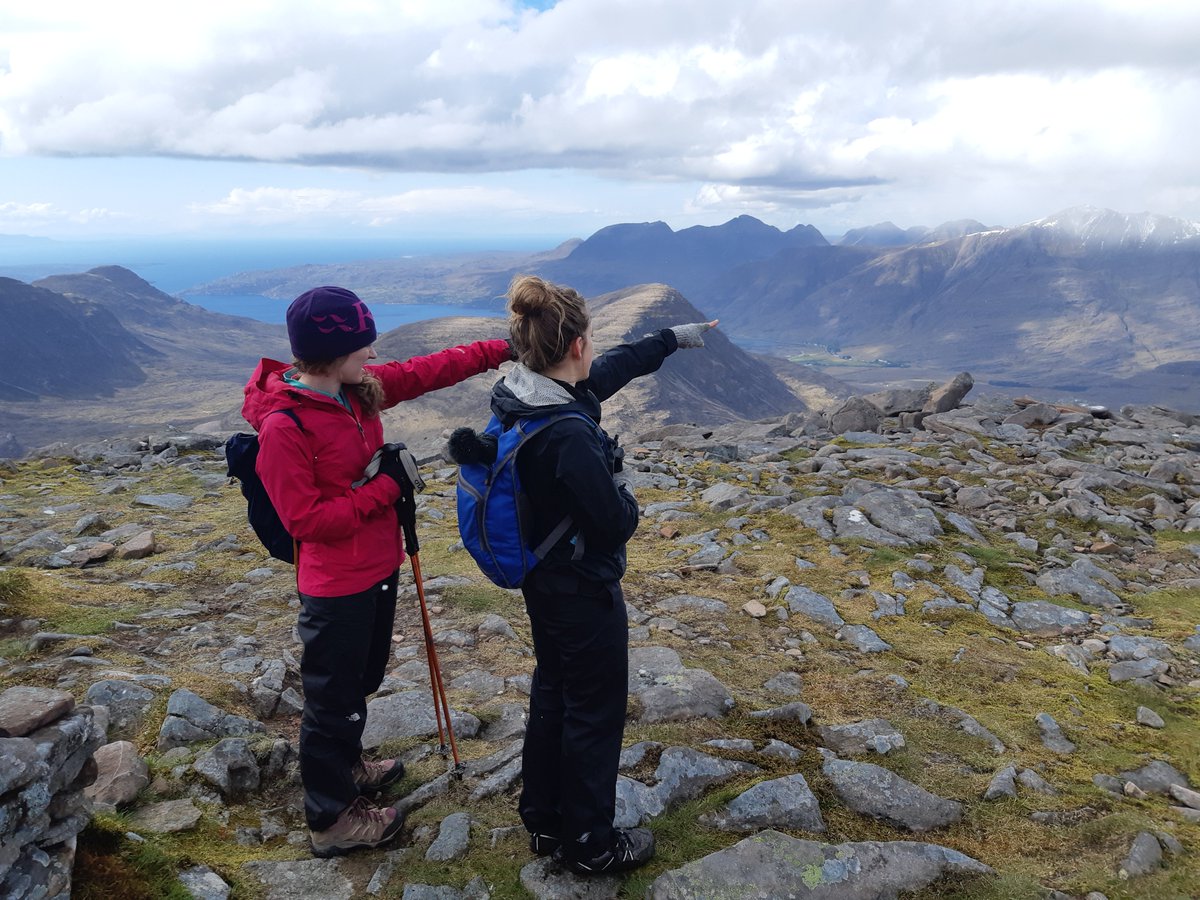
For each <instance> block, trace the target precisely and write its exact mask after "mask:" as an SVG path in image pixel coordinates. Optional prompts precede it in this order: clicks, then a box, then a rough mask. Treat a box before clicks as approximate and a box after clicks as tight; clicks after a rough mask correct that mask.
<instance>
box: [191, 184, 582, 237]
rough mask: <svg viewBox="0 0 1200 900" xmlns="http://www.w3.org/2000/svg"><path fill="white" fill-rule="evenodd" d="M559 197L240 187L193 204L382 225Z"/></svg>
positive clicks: (274, 219) (515, 207)
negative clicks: (217, 198)
mask: <svg viewBox="0 0 1200 900" xmlns="http://www.w3.org/2000/svg"><path fill="white" fill-rule="evenodd" d="M555 206H556V204H555V203H554V201H547V200H544V199H539V200H535V199H533V198H530V197H528V196H525V195H523V194H521V193H520V192H518V191H515V190H509V189H505V188H484V187H469V186H468V187H448V188H417V189H413V190H409V191H404V192H403V193H398V194H370V193H367V192H364V191H345V190H334V189H315V188H277V187H259V188H237V189H235V190H233V191H230V192H229V194H228V195H227V196H226V197H224V198H222V199H221V200H219V201H217V202H215V203H207V204H199V203H198V204H193V205H192V206H191V209H192V211H193V212H198V213H203V214H210V215H215V216H222V217H229V218H236V219H238V220H239V221H240V222H241V223H243V224H249V223H259V224H263V225H270V224H276V223H281V222H292V221H295V220H297V219H310V220H311V218H312V217H320V218H321V219H323V220H324V221H325V222H326V223H327V224H328V225H335V224H338V223H348V224H354V225H365V226H368V227H371V228H378V227H383V226H387V225H392V224H395V223H397V222H401V221H404V220H419V219H421V218H423V217H426V216H456V215H462V214H465V213H472V214H487V213H492V214H498V215H503V216H505V217H519V216H521V215H523V214H528V213H530V212H533V211H542V210H546V211H549V212H564V211H568V210H566V209H562V208H560V209H556V208H555Z"/></svg>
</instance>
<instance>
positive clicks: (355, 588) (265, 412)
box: [242, 287, 512, 857]
mask: <svg viewBox="0 0 1200 900" xmlns="http://www.w3.org/2000/svg"><path fill="white" fill-rule="evenodd" d="M287 327H288V338H289V339H290V342H291V347H292V354H293V356H294V357H295V360H294V362H293V363H292V364H290V365H289V364H287V363H282V362H277V361H275V360H269V359H264V360H262V362H260V363H259V366H258V369H257V370H256V371H255V373H254V376H253V377H252V378H251V379H250V382H249V384H247V385H246V389H245V395H246V399H245V403H244V404H243V406H242V414H243V415H244V416H245V417H246V421H248V422H249V423H250V424H251V425H252V426H253V427H254V428H255V429H256V430H257V431H258V436H259V444H260V450H259V456H258V465H257V471H258V475H259V477H260V478H261V479H262V482H263V485H264V486H265V487H266V490H267V494H268V495H269V496H270V498H271V502H272V503H273V504H274V506H275V508H276V510H278V512H279V517H280V519H282V520H283V524H284V525H285V526H287V529H288V531H289V532H291V534H292V536H293V537H294V538H295V539H296V540H297V541H299V542H300V552H299V556H298V558H297V585H298V588H299V592H300V602H301V610H300V618H299V633H300V638H301V640H302V641H303V643H304V657H303V660H302V662H301V665H300V673H301V680H302V682H303V685H304V715H303V717H302V719H301V724H300V774H301V779H302V780H303V782H304V810H305V816H306V818H307V820H308V826H309V829H310V830H311V838H312V849H313V853H314V854H315V855H317V856H322V857H325V856H334V855H340V854H342V853H345V852H347V851H349V850H353V849H356V848H358V847H376V846H379V845H380V844H383V843H385V842H386V841H388V840H390V839H391V838H393V837H395V835H396V834H397V833H398V832H399V830H400V826H401V825H402V824H403V821H402V819H401V817H400V816H399V815H398V814H397V811H396V810H395V809H394V808H392V807H383V808H376V807H374V806H373V805H372V804H370V803H369V802H368V801H367V800H366V799H365V797H364V796H363V794H366V793H372V792H375V791H377V790H379V789H381V788H382V787H384V786H386V785H388V784H391V783H392V782H394V781H396V780H397V779H399V778H400V777H402V776H403V774H404V767H403V765H402V764H401V763H400V762H399V760H385V761H381V762H375V761H371V760H368V759H366V758H365V757H364V756H363V753H362V743H361V739H362V733H363V728H364V726H365V724H366V715H367V697H368V696H369V695H370V694H372V693H374V692H375V691H376V690H377V689H378V688H379V685H380V683H381V682H382V681H383V676H384V671H385V669H386V666H387V661H388V656H389V654H390V650H391V637H392V624H393V620H394V617H395V611H396V583H397V580H398V576H399V568H400V564H401V562H402V561H403V559H404V550H403V547H402V546H401V545H402V541H401V537H400V527H399V523H398V520H397V517H396V511H395V508H394V504H395V503H396V501H397V500H399V499H400V496H401V487H400V484H401V480H402V477H403V476H402V473H401V472H400V470H399V468H398V466H397V465H396V464H395V463H390V464H389V463H387V462H385V463H384V465H383V467H382V468H381V470H380V473H379V476H377V477H375V478H373V479H372V480H370V481H367V482H366V483H363V484H360V485H359V486H358V487H355V483H356V482H359V481H360V480H361V479H362V477H363V470H364V468H365V467H366V465H367V463H368V462H369V461H370V460H371V457H372V455H374V453H375V451H376V450H378V449H379V447H380V446H381V445H382V444H383V424H382V422H381V421H380V418H379V413H380V411H381V410H384V409H388V408H390V407H392V406H395V405H396V404H397V403H400V402H401V401H403V400H408V399H411V398H413V397H419V396H421V395H422V394H425V393H428V392H429V391H434V390H437V389H438V388H443V387H449V386H450V385H453V384H457V383H458V382H460V381H463V380H464V379H466V378H469V377H470V376H472V375H477V374H479V373H481V372H484V371H487V370H488V369H495V368H497V367H498V366H499V365H500V364H501V363H503V362H505V361H507V360H509V359H511V358H512V351H511V348H510V345H509V343H508V342H507V341H506V340H503V339H498V340H493V341H477V342H475V343H473V344H466V345H464V346H461V347H451V348H448V349H446V350H441V351H439V352H437V353H432V354H430V355H429V356H420V357H414V358H413V359H410V360H407V361H405V362H391V363H386V364H384V365H368V363H369V361H370V360H372V359H375V358H376V354H375V350H374V348H373V347H372V344H373V343H374V342H375V336H376V332H375V320H374V318H373V317H372V315H371V313H370V311H369V310H368V309H367V307H366V304H364V303H363V302H362V301H361V300H360V299H359V298H358V297H357V296H356V295H355V294H354V293H353V292H352V291H349V290H347V289H345V288H340V287H318V288H313V289H312V290H310V291H306V292H305V293H303V294H301V295H300V296H299V297H297V298H296V299H295V300H294V301H293V302H292V305H291V306H290V307H289V308H288V313H287ZM284 411H287V414H286V415H274V413H278V412H284Z"/></svg>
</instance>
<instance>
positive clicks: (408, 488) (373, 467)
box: [365, 444, 425, 495]
mask: <svg viewBox="0 0 1200 900" xmlns="http://www.w3.org/2000/svg"><path fill="white" fill-rule="evenodd" d="M365 474H366V475H367V477H368V478H377V477H378V476H380V475H383V476H385V477H387V478H390V479H392V481H394V482H396V484H397V485H398V486H399V488H400V493H401V494H404V495H411V494H413V493H417V492H420V491H423V490H425V480H424V479H423V478H421V473H420V472H418V471H417V462H416V460H415V459H413V455H412V453H410V452H409V450H408V448H407V447H405V446H404V445H403V444H384V445H383V446H382V447H380V448H379V449H378V450H376V451H375V456H373V457H372V458H371V462H370V463H368V464H367V471H366V473H365Z"/></svg>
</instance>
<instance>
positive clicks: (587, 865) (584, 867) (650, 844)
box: [554, 828, 654, 875]
mask: <svg viewBox="0 0 1200 900" xmlns="http://www.w3.org/2000/svg"><path fill="white" fill-rule="evenodd" d="M653 857H654V832H652V831H651V830H650V829H649V828H618V829H616V839H615V840H614V841H613V845H612V847H611V848H609V849H608V850H605V851H604V852H603V853H601V854H600V855H599V856H593V857H592V858H591V859H571V858H570V857H569V856H567V855H566V854H565V853H563V852H562V850H561V849H560V851H559V852H558V853H557V854H556V855H555V857H554V858H555V859H556V860H558V862H559V863H560V864H561V865H563V866H565V867H566V868H568V869H570V870H571V871H572V872H574V873H575V874H576V875H613V874H616V873H617V872H628V871H629V870H630V869H636V868H637V867H638V866H644V865H645V864H646V863H648V862H650V860H651V859H652V858H653Z"/></svg>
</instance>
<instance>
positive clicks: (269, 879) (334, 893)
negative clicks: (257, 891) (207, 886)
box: [242, 859, 355, 900]
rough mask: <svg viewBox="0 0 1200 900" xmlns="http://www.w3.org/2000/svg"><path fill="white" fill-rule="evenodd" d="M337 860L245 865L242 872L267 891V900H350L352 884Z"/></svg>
mask: <svg viewBox="0 0 1200 900" xmlns="http://www.w3.org/2000/svg"><path fill="white" fill-rule="evenodd" d="M341 866H342V862H341V860H338V859H301V860H294V861H290V862H248V863H246V864H245V865H243V866H242V870H243V871H245V872H246V873H247V874H249V875H251V876H253V877H254V878H255V879H256V880H257V881H258V882H259V884H261V885H262V886H263V887H264V888H265V889H266V894H265V897H266V900H352V898H353V897H354V896H355V893H354V885H353V884H352V883H351V881H350V879H349V878H347V877H346V876H345V875H343V874H342V870H341Z"/></svg>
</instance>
